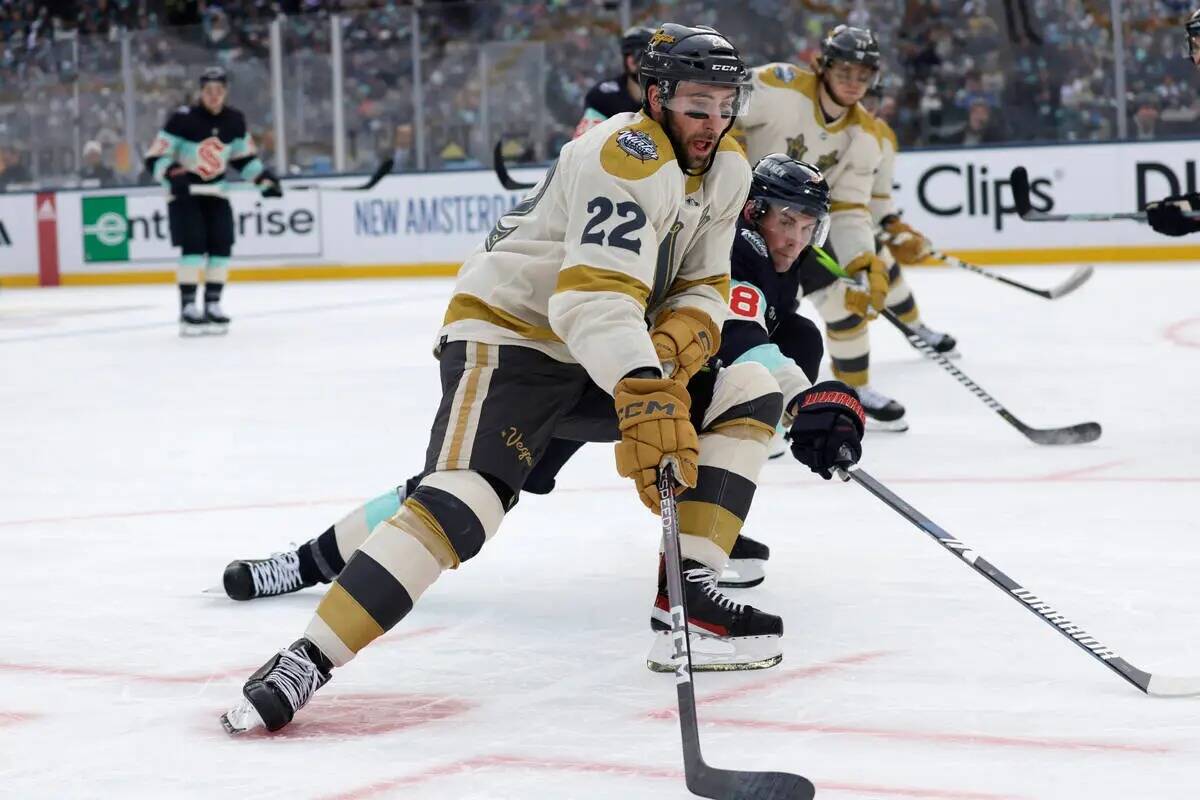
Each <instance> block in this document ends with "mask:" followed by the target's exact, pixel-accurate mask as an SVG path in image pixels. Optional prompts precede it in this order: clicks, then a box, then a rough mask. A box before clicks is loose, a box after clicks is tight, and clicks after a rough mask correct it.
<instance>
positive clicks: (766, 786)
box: [687, 764, 817, 800]
mask: <svg viewBox="0 0 1200 800" xmlns="http://www.w3.org/2000/svg"><path fill="white" fill-rule="evenodd" d="M687 787H688V791H690V792H691V793H692V794H695V795H698V796H700V797H710V798H713V800H813V798H814V797H815V796H816V794H817V790H816V787H814V786H813V785H812V781H810V780H808V779H807V778H803V777H801V776H799V775H792V774H790V773H787V772H740V771H736V770H727V769H716V768H715V767H710V766H708V765H707V764H705V765H703V767H702V768H701V769H698V770H695V771H694V772H693V771H690V770H689V771H688V779H687Z"/></svg>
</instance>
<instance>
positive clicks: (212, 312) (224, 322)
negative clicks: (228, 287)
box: [204, 303, 229, 335]
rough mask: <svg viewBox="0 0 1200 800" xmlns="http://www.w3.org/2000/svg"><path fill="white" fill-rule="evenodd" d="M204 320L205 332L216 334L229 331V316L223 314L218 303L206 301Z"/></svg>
mask: <svg viewBox="0 0 1200 800" xmlns="http://www.w3.org/2000/svg"><path fill="white" fill-rule="evenodd" d="M204 321H205V322H207V323H208V328H207V329H206V330H205V331H204V332H205V333H210V334H216V335H220V334H224V333H229V317H227V316H225V312H224V311H222V310H221V304H220V303H208V304H206V305H205V306H204Z"/></svg>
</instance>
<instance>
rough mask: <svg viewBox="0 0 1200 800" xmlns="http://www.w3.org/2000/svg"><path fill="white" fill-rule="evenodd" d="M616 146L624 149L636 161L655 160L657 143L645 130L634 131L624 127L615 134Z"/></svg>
mask: <svg viewBox="0 0 1200 800" xmlns="http://www.w3.org/2000/svg"><path fill="white" fill-rule="evenodd" d="M617 147H619V148H621V149H622V150H624V151H625V152H626V153H628V154H629V155H631V156H633V157H634V158H636V159H637V160H638V161H657V160H658V145H656V144H655V143H654V139H653V138H652V137H651V136H650V134H648V133H646V132H645V131H635V130H633V129H631V128H626V129H625V130H623V131H621V132H620V133H619V134H617Z"/></svg>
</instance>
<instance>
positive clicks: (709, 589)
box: [683, 567, 745, 614]
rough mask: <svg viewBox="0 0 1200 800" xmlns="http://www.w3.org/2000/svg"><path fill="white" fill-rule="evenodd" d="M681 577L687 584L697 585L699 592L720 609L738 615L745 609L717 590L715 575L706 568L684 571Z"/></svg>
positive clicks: (693, 568)
mask: <svg viewBox="0 0 1200 800" xmlns="http://www.w3.org/2000/svg"><path fill="white" fill-rule="evenodd" d="M683 577H684V579H685V580H686V581H687V582H688V583H695V584H699V586H700V590H701V591H702V592H704V594H706V595H708V599H709V600H712V601H713V602H714V603H716V604H717V606H719V607H720V608H722V609H724V610H726V611H729V612H732V613H734V614H740V613H741V612H742V609H743V608H745V606H744V605H743V604H742V603H737V602H734V601H733V599H732V598H730V597H729V596H728V595H726V594H724V593H723V592H722V591H721V590H720V589H718V588H717V573H716V572H715V571H713V570H711V569H709V568H708V567H692V568H691V569H687V570H684V571H683Z"/></svg>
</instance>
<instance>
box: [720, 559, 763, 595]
mask: <svg viewBox="0 0 1200 800" xmlns="http://www.w3.org/2000/svg"><path fill="white" fill-rule="evenodd" d="M766 577H767V573H766V571H765V570H764V569H763V566H762V562H761V561H759V560H758V559H756V558H731V559H729V563H727V564H726V565H725V571H724V572H722V573H721V579H720V580H719V581H717V585H718V586H720V587H721V588H723V589H749V588H750V587H751V586H758V585H759V584H760V583H762V582H763V580H765V579H766Z"/></svg>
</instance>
